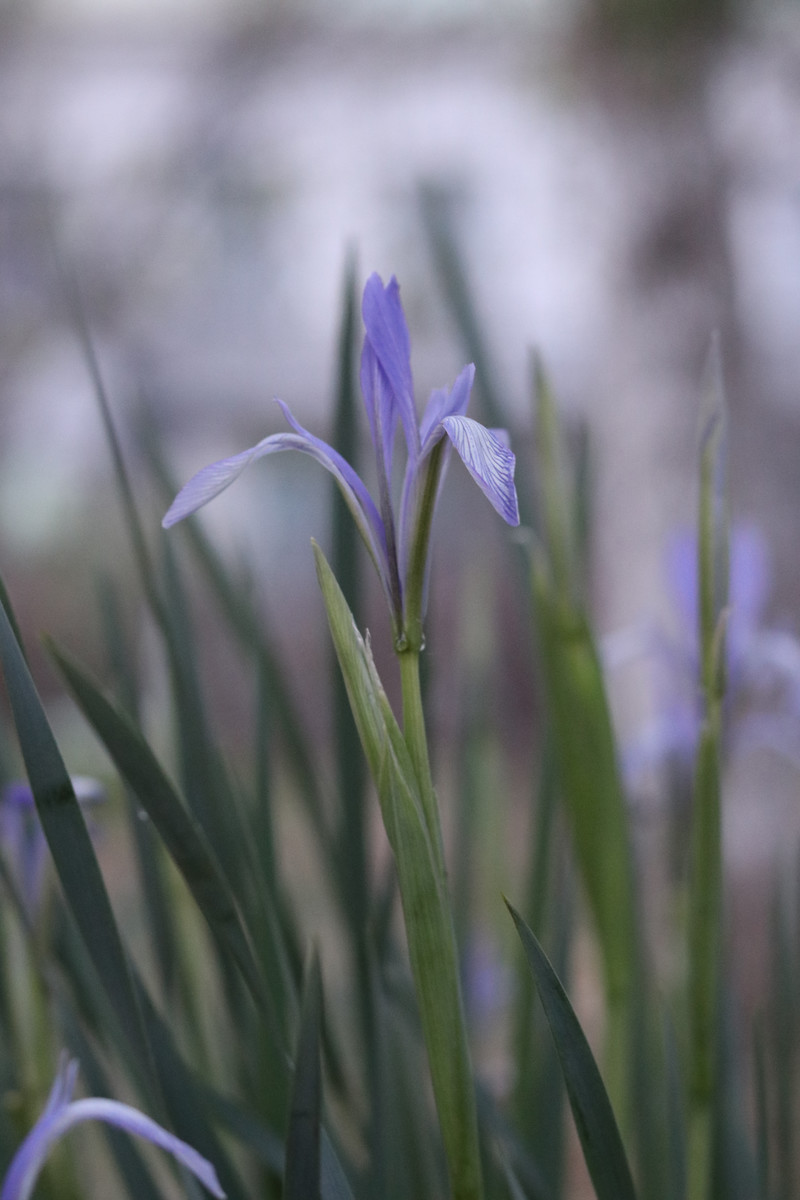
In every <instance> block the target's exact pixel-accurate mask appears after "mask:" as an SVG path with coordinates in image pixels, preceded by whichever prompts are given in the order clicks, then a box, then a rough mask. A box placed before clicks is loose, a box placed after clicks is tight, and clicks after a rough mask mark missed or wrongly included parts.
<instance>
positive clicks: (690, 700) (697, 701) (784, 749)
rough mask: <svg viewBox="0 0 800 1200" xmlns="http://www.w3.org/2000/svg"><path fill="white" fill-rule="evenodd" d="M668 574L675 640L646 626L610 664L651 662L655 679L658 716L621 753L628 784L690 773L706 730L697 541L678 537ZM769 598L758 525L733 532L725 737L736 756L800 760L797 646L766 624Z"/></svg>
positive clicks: (615, 641)
mask: <svg viewBox="0 0 800 1200" xmlns="http://www.w3.org/2000/svg"><path fill="white" fill-rule="evenodd" d="M666 570H667V579H668V585H669V590H670V592H671V594H672V599H673V602H674V605H675V608H676V610H677V615H678V618H679V631H678V636H677V638H670V637H669V636H668V635H667V634H665V633H664V632H663V631H662V630H660V629H654V628H652V627H649V628H643V627H642V628H639V629H638V630H636V631H633V632H631V631H628V632H626V633H624V634H622V635H617V636H616V637H615V638H612V639H610V640H609V646H608V654H607V656H606V661H607V663H608V664H609V665H610V666H612V667H613V666H614V665H619V664H620V663H621V662H622V661H624V660H628V659H631V658H633V657H638V656H640V655H642V654H647V655H648V656H650V657H651V658H652V659H653V660H654V662H655V664H656V668H657V670H658V675H657V681H658V682H657V686H658V695H657V714H656V716H655V718H654V719H653V720H652V721H651V722H650V723H649V724H648V725H647V726H646V727H645V729H644V730H643V731H642V732H641V733H640V734H639V735H638V736H636V737H635V738H634V740H633V742H632V743H631V744H630V745H629V746H628V747H627V749H626V751H625V754H624V767H625V770H626V774H628V776H629V777H631V778H635V777H637V776H638V775H639V774H640V773H641V772H643V771H644V770H646V769H648V768H650V767H653V766H657V765H660V764H663V763H665V762H670V761H671V762H673V763H675V764H676V765H679V766H683V767H685V768H686V769H687V770H691V766H692V763H693V761H694V756H695V751H696V748H697V740H698V737H699V733H700V728H701V725H702V721H703V701H702V695H701V692H700V686H699V678H700V665H699V632H698V620H699V618H698V571H697V537H696V535H695V534H693V533H690V532H688V531H687V532H682V533H680V534H678V535H676V536H675V537H674V538H673V540H672V541H671V543H670V545H669V547H668V550H667V555H666ZM771 590H772V578H771V569H770V560H769V552H768V550H767V546H766V544H765V542H764V539H763V537H762V535H761V533H760V532H759V530H757V529H756V528H755V527H754V526H751V525H747V526H740V527H737V528H735V529H734V530H733V532H732V535H731V546H730V578H729V589H728V597H729V599H728V613H727V621H726V626H725V657H726V694H725V719H726V728H725V737H726V739H727V743H728V745H729V746H730V747H731V749H735V750H737V751H742V750H752V749H756V748H765V747H766V748H772V749H775V750H777V751H779V752H780V753H782V754H784V755H786V756H787V757H789V758H792V759H793V760H795V761H799V760H798V753H797V749H796V746H797V735H798V732H800V642H798V639H797V638H796V637H795V636H794V635H792V634H791V633H788V632H786V631H783V630H780V629H775V628H768V627H767V626H766V625H765V610H766V606H767V603H768V601H769V597H770V593H771Z"/></svg>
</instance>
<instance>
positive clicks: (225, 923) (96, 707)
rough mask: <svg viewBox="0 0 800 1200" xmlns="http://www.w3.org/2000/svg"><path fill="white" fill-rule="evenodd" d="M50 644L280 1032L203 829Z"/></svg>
mask: <svg viewBox="0 0 800 1200" xmlns="http://www.w3.org/2000/svg"><path fill="white" fill-rule="evenodd" d="M45 645H46V647H47V649H48V652H49V654H50V656H51V657H52V659H53V660H54V662H55V663H56V665H57V667H58V669H59V671H60V672H61V674H62V676H63V677H64V679H65V681H66V683H67V686H68V687H69V689H70V691H71V693H72V695H73V696H74V698H75V701H76V703H77V704H78V706H79V708H80V709H81V711H82V712H83V714H84V716H85V717H86V719H87V721H88V722H89V724H90V725H91V726H92V728H93V729H94V730H95V732H96V733H97V735H98V737H99V738H100V740H101V741H102V742H103V745H104V746H105V747H106V749H107V750H108V753H109V755H110V756H111V759H112V761H113V763H114V765H115V766H116V768H117V770H118V771H119V773H120V775H121V776H122V778H123V779H124V780H125V781H126V783H127V784H128V785H129V786H130V788H131V789H132V790H133V792H134V793H135V795H136V796H137V798H138V800H139V803H140V804H141V805H142V808H143V809H144V811H145V812H146V813H147V815H148V816H149V817H150V819H151V821H152V822H153V825H154V826H155V828H156V829H157V830H158V832H159V834H160V835H161V837H162V839H163V841H164V844H165V846H166V848H167V850H168V851H169V853H170V855H171V856H172V859H173V861H174V863H175V865H176V866H177V868H178V870H179V871H180V873H181V875H182V876H183V878H184V880H185V881H186V884H187V886H188V888H189V890H190V891H191V893H192V895H193V896H194V899H195V901H196V903H197V906H198V908H199V909H200V912H201V913H202V914H203V916H204V918H205V920H206V921H207V923H208V926H209V929H210V930H211V933H212V935H213V937H214V938H215V940H216V942H217V943H218V945H219V946H220V948H221V949H222V950H223V951H224V952H225V953H226V954H227V955H229V956H230V957H231V959H232V960H233V961H234V962H235V963H236V965H237V966H238V968H239V970H240V971H241V974H242V977H243V979H244V981H245V983H246V984H247V986H248V988H249V989H250V992H251V993H252V996H253V998H254V1000H255V1001H256V1004H257V1005H258V1007H259V1008H260V1009H261V1011H262V1012H263V1013H264V1015H265V1016H266V1017H267V1018H268V1020H270V1021H271V1022H272V1024H273V1031H274V1032H275V1033H276V1035H277V1021H276V1017H275V1013H274V1008H273V1001H272V997H271V994H270V992H269V989H268V986H267V984H266V981H265V980H264V979H263V977H262V975H261V972H260V969H259V967H258V964H257V961H256V959H255V957H254V955H253V951H252V948H251V943H250V938H249V935H248V932H247V930H246V928H245V926H244V924H243V922H242V919H241V916H240V914H239V911H238V909H237V907H236V902H235V900H234V897H233V894H232V892H231V890H230V887H229V886H228V884H227V882H226V880H225V877H224V876H223V874H222V872H221V871H220V869H219V867H218V866H217V862H216V858H215V856H214V853H213V851H212V849H211V847H210V846H209V844H208V842H207V840H206V837H205V834H204V833H203V830H202V829H201V828H200V826H199V825H198V824H197V822H196V821H195V820H194V818H193V817H192V816H191V814H190V813H189V812H188V811H187V809H186V808H185V807H184V805H183V804H182V802H181V800H180V798H179V796H178V794H177V792H176V791H175V788H174V787H173V785H172V784H171V782H170V781H169V779H168V778H167V776H166V775H165V774H164V771H163V770H162V768H161V766H160V764H159V763H158V761H157V759H156V757H155V755H154V754H153V752H152V750H151V749H150V747H149V745H148V744H147V742H146V741H145V740H144V738H143V737H142V735H141V734H140V733H139V731H138V730H137V729H135V728H134V726H133V725H132V724H131V723H130V721H129V720H128V718H127V716H126V715H125V714H124V713H123V712H121V711H120V710H119V709H118V708H117V707H116V706H115V705H114V704H113V703H112V702H111V701H110V700H108V699H107V698H106V697H105V696H104V695H103V694H102V692H101V691H100V688H99V687H98V685H97V684H96V683H95V682H94V681H93V680H92V679H91V678H90V676H89V675H88V674H87V673H86V672H85V671H84V670H83V669H82V668H81V667H80V666H79V665H78V664H77V662H76V661H75V660H74V659H73V658H72V657H71V655H69V654H68V653H67V652H66V651H65V650H63V649H61V648H60V647H58V646H57V645H56V644H55V642H53V641H52V640H51V639H47V640H46V642H45Z"/></svg>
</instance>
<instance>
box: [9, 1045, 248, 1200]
mask: <svg viewBox="0 0 800 1200" xmlns="http://www.w3.org/2000/svg"><path fill="white" fill-rule="evenodd" d="M77 1069H78V1064H77V1063H76V1062H67V1061H66V1059H62V1063H61V1067H60V1068H59V1072H58V1075H57V1076H56V1080H55V1083H54V1084H53V1087H52V1090H51V1092H50V1095H49V1097H48V1100H47V1104H46V1105H45V1108H44V1111H43V1112H42V1115H41V1116H40V1117H39V1120H38V1121H37V1122H36V1124H35V1125H34V1127H33V1129H32V1130H31V1131H30V1133H29V1134H28V1136H27V1137H26V1138H25V1140H24V1141H23V1142H22V1145H21V1146H20V1147H19V1149H18V1150H17V1152H16V1154H15V1155H14V1158H13V1159H12V1162H11V1165H10V1167H9V1169H8V1171H7V1172H6V1176H5V1179H4V1180H3V1186H2V1191H0V1200H29V1197H30V1196H31V1195H32V1194H33V1189H34V1187H35V1186H36V1180H37V1178H38V1176H39V1172H40V1171H41V1169H42V1167H43V1165H44V1162H45V1159H46V1158H47V1155H48V1154H49V1152H50V1150H51V1148H52V1147H53V1145H54V1143H55V1142H57V1141H58V1139H59V1138H61V1137H62V1136H63V1135H64V1134H65V1133H66V1132H67V1131H68V1130H69V1129H71V1128H72V1126H73V1125H78V1124H80V1123H81V1122H82V1121H104V1122H105V1123H106V1124H108V1125H114V1126H116V1127H117V1128H120V1129H124V1130H126V1131H127V1132H128V1133H131V1134H134V1135H135V1136H137V1137H142V1138H146V1139H147V1141H149V1142H152V1143H153V1144H154V1145H156V1146H159V1147H161V1148H162V1149H164V1150H167V1151H168V1152H169V1153H170V1154H172V1155H173V1156H174V1157H175V1158H176V1159H178V1161H179V1162H181V1163H182V1164H183V1165H184V1166H185V1167H186V1168H187V1170H189V1171H191V1172H192V1174H193V1175H195V1176H196V1177H197V1178H198V1179H199V1180H200V1182H201V1183H202V1184H203V1185H204V1186H205V1187H206V1188H207V1189H208V1191H209V1192H211V1193H212V1195H214V1196H217V1197H218V1198H219V1200H224V1197H225V1193H224V1192H223V1190H222V1188H221V1186H220V1182H219V1179H218V1178H217V1173H216V1171H215V1170H214V1168H213V1166H212V1165H211V1163H210V1162H208V1160H207V1159H205V1158H203V1157H202V1155H200V1154H198V1153H197V1151H196V1150H194V1149H193V1148H192V1147H191V1146H189V1145H187V1143H186V1142H183V1141H181V1140H180V1138H177V1137H175V1135H174V1134H171V1133H168V1132H167V1130H166V1129H162V1127H161V1126H160V1125H157V1124H156V1122H155V1121H152V1120H151V1119H150V1118H149V1117H146V1116H144V1114H143V1113H140V1112H138V1111H137V1110H136V1109H135V1108H131V1107H130V1105H128V1104H120V1103H119V1102H118V1101H116V1100H104V1099H89V1100H76V1101H72V1093H73V1091H74V1088H75V1077H76V1074H77Z"/></svg>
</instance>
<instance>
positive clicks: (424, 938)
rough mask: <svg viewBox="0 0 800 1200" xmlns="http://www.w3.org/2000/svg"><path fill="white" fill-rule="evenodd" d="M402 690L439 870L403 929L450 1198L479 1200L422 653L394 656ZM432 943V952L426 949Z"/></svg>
mask: <svg viewBox="0 0 800 1200" xmlns="http://www.w3.org/2000/svg"><path fill="white" fill-rule="evenodd" d="M398 658H399V660H400V677H401V681H402V695H403V736H404V739H405V742H406V745H407V746H408V750H409V754H410V757H411V761H412V764H413V768H414V772H415V774H416V777H417V783H418V785H419V794H420V799H421V802H422V808H423V817H424V821H425V825H426V827H427V830H428V835H429V841H430V846H431V849H432V852H433V853H432V864H431V865H432V866H433V869H434V871H435V874H436V879H435V880H434V881H433V882H434V887H433V889H432V890H431V893H430V894H432V895H433V896H435V900H434V902H433V903H432V904H431V906H430V911H426V912H425V913H422V912H416V913H414V916H413V920H414V926H413V927H410V922H409V916H410V914H409V913H406V926H407V934H408V939H409V950H410V954H411V966H412V971H413V974H414V984H415V987H416V992H417V999H418V1002H419V1007H420V1017H421V1020H422V1029H423V1034H424V1037H425V1045H426V1049H427V1052H428V1061H429V1064H430V1068H431V1079H432V1082H433V1091H434V1097H435V1099H436V1107H437V1111H438V1114H439V1123H440V1126H441V1130H442V1137H443V1140H444V1145H445V1152H446V1155H447V1160H448V1165H449V1168H450V1186H451V1194H452V1197H453V1200H481V1198H482V1196H483V1182H482V1178H481V1163H480V1153H479V1146H478V1123H477V1114H476V1109H475V1084H474V1079H473V1074H472V1063H471V1060H470V1053H469V1044H468V1041H467V1028H466V1020H465V1016H464V1004H463V1000H462V996H461V983H460V973H459V966H458V948H457V945H456V935H455V926H454V923H453V911H452V905H451V903H450V899H449V894H448V888H447V871H446V866H445V859H444V847H443V840H442V831H441V823H440V820H439V809H438V805H437V802H436V793H435V791H434V788H433V780H432V777H431V769H430V758H429V754H428V739H427V734H426V730H425V717H424V712H423V708H422V693H421V689H420V677H419V651H418V650H412V649H407V650H406V651H404V652H403V653H401V654H399V655H398ZM433 948H435V953H429V952H428V951H430V950H431V949H433Z"/></svg>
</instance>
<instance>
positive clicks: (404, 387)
mask: <svg viewBox="0 0 800 1200" xmlns="http://www.w3.org/2000/svg"><path fill="white" fill-rule="evenodd" d="M361 313H362V316H363V319H364V331H365V335H366V338H365V343H364V353H363V355H362V360H361V361H362V373H361V383H362V388H363V389H364V399H365V400H366V401H367V411H368V413H369V410H370V405H371V404H372V405H373V408H374V406H375V405H377V404H381V409H380V410H379V415H380V418H381V427H382V429H383V434H384V443H383V450H384V454H385V456H386V461H387V475H388V474H389V467H390V465H391V439H392V438H393V436H394V430H395V427H396V422H397V420H398V419H399V420H400V422H401V423H402V426H403V430H404V432H405V436H406V444H407V446H408V453H409V456H410V457H412V458H416V456H417V455H418V454H419V429H418V427H417V414H416V411H415V409H414V388H413V384H412V381H411V345H410V341H409V336H408V326H407V325H406V318H405V314H404V313H403V306H402V304H401V302H400V288H399V285H398V283H397V280H396V279H395V277H394V276H392V278H391V279H390V280H389V282H388V284H387V285H386V287H384V286H383V281H382V280H381V278H380V276H379V275H376V274H372V275H370V277H369V279H368V280H367V283H366V286H365V288H364V298H363V301H362V305H361ZM371 355H374V358H375V360H377V364H378V366H379V367H380V370H381V371H382V372H383V375H384V376H385V380H386V383H387V384H388V388H386V389H384V390H382V391H381V392H380V393H379V394H377V395H376V394H375V387H374V374H373V372H374V367H373V364H372V361H371ZM370 368H372V369H370ZM365 377H366V384H367V386H366V388H365V387H364V383H365ZM372 421H373V416H372V415H371V416H370V422H371V423H372ZM373 436H374V430H373ZM387 438H388V441H387ZM387 451H388V453H387Z"/></svg>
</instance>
